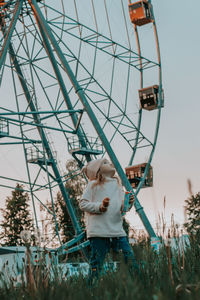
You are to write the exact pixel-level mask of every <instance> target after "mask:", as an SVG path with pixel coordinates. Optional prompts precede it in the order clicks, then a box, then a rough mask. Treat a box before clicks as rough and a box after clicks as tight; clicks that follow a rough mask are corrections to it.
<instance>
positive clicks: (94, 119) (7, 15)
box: [0, 0, 163, 252]
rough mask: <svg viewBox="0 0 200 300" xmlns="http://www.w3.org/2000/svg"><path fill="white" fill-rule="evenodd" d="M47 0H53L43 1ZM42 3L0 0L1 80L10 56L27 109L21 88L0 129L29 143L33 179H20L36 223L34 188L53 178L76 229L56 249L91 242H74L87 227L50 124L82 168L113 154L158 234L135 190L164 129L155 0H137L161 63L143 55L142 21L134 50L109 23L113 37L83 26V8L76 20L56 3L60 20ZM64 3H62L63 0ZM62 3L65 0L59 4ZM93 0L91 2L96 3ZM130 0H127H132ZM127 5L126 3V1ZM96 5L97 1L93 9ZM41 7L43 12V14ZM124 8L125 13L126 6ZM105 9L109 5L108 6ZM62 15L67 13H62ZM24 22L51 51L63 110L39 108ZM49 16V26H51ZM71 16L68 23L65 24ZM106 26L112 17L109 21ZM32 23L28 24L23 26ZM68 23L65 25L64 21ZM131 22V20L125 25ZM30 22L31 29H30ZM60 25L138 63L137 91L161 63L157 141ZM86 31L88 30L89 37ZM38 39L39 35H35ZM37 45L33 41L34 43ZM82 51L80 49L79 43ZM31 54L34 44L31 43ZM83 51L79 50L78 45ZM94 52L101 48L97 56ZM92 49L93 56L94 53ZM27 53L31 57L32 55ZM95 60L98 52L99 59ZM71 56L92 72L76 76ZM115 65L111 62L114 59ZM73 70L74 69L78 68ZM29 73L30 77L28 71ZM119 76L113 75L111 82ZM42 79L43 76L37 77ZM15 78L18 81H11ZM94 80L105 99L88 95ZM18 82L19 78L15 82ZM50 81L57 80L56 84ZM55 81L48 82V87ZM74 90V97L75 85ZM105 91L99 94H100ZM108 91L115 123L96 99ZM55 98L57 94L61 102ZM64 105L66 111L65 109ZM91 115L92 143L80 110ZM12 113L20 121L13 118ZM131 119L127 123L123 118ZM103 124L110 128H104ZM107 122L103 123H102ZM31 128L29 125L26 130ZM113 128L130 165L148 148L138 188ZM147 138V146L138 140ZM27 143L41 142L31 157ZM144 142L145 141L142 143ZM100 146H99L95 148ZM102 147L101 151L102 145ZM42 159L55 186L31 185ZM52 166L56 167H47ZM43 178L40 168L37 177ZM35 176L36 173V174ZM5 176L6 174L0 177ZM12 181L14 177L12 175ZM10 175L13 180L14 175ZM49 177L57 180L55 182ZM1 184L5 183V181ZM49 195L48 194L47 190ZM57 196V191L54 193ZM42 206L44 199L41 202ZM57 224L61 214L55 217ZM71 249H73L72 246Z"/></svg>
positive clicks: (112, 55)
mask: <svg viewBox="0 0 200 300" xmlns="http://www.w3.org/2000/svg"><path fill="white" fill-rule="evenodd" d="M46 2H48V1H46ZM46 2H45V1H36V0H16V1H1V2H0V16H1V24H0V27H1V33H2V37H1V40H0V43H1V51H0V76H1V77H0V80H1V82H2V79H3V76H4V70H5V68H9V66H8V62H7V60H6V59H8V58H7V56H8V55H9V58H10V69H11V72H14V73H15V74H13V75H12V76H13V77H14V76H16V77H17V78H18V81H19V82H20V85H21V94H23V97H24V98H25V99H26V101H27V107H26V108H25V110H20V107H18V106H19V98H20V96H21V94H17V92H16V98H17V101H16V103H17V109H16V111H15V110H12V109H10V110H9V109H5V108H4V106H2V107H1V111H0V120H1V124H3V125H2V126H3V127H1V132H0V135H1V138H2V137H6V138H9V139H11V138H13V139H14V143H13V144H16V145H17V143H21V144H22V146H23V149H24V156H25V160H26V165H27V174H28V178H29V179H28V181H30V182H25V181H21V183H22V184H27V183H29V186H30V190H29V192H30V194H31V198H32V202H33V208H34V214H35V219H36V226H37V227H38V223H37V214H36V208H35V204H34V201H35V200H34V199H33V198H34V196H33V194H34V190H37V189H38V190H39V189H40V188H42V189H48V188H49V189H50V190H51V188H50V185H51V184H52V182H55V183H56V186H58V187H59V189H60V191H61V194H62V196H63V199H64V201H65V203H66V207H67V210H68V213H69V216H70V218H71V221H72V224H73V227H74V230H75V237H74V239H72V240H71V241H69V242H68V243H66V244H65V245H61V247H60V248H59V249H64V248H65V247H68V248H69V247H71V250H70V251H71V252H73V251H76V250H80V249H83V248H85V247H86V246H87V245H88V241H87V240H86V241H84V242H83V243H81V244H80V245H77V246H75V247H72V246H73V245H74V244H76V243H78V242H80V241H81V240H83V238H84V231H83V229H82V228H81V226H80V223H79V220H78V219H77V217H76V214H75V212H74V209H73V206H72V205H71V201H70V196H69V194H68V192H67V190H66V188H65V185H64V182H65V178H66V177H64V176H62V175H61V173H60V171H59V167H58V163H57V160H56V158H55V156H54V153H53V150H52V149H51V146H50V142H49V140H48V137H47V134H46V130H53V131H55V132H62V133H63V134H64V135H65V136H66V139H67V142H68V148H69V152H70V153H71V154H72V156H73V157H74V158H75V159H76V160H77V162H78V164H79V167H80V168H81V167H82V166H83V164H84V163H85V162H88V161H90V160H91V159H92V158H93V157H96V156H97V155H105V153H106V155H108V157H109V158H110V160H111V161H112V163H113V164H114V166H115V168H116V171H117V173H118V175H119V177H120V179H121V181H122V184H123V186H124V187H125V189H126V190H127V191H131V192H132V193H133V194H134V195H135V203H134V206H135V210H136V212H137V213H138V215H139V217H140V219H141V221H142V223H143V225H144V227H145V229H146V230H147V232H148V234H149V236H150V237H156V234H155V232H154V230H153V228H152V226H151V224H150V222H149V220H148V218H147V216H146V214H145V212H144V210H143V207H142V206H141V204H140V202H139V200H138V193H139V191H140V189H141V188H142V186H143V185H144V182H145V179H146V177H147V175H148V172H149V168H150V165H151V161H152V158H153V154H154V151H155V146H156V143H157V137H158V131H159V124H160V115H161V108H162V107H163V103H162V99H163V94H162V71H161V59H160V49H159V42H158V34H157V29H156V23H155V18H154V14H153V8H152V5H151V1H138V2H145V3H148V4H150V12H151V22H150V23H151V25H152V27H153V31H154V35H155V44H156V49H157V61H153V60H151V59H148V58H145V57H144V56H142V49H141V45H140V39H139V33H138V26H137V25H136V24H133V30H134V33H135V38H136V44H137V52H134V51H133V50H132V48H131V46H130V45H129V46H128V47H127V46H124V45H122V44H120V43H118V42H116V41H114V40H112V34H111V29H110V26H108V27H109V30H110V37H109V38H108V37H107V36H105V35H103V34H102V33H99V32H98V27H97V26H96V30H94V29H91V28H90V27H88V26H86V25H84V24H82V23H81V22H80V21H79V18H78V14H76V16H77V19H73V18H71V17H69V16H67V15H65V14H64V10H63V12H60V11H57V10H56V9H55V8H52V10H53V13H55V14H58V15H59V16H60V17H63V18H65V21H63V23H62V22H60V23H59V22H58V23H56V21H55V19H53V18H52V20H50V19H48V18H47V14H46V15H45V9H46V10H47V9H49V8H50V6H48V4H46ZM61 2H62V1H61ZM127 2H128V1H127ZM62 3H63V2H62ZM92 3H93V1H92ZM104 4H105V8H106V1H104ZM121 4H122V10H124V5H123V2H121ZM130 4H132V3H131V1H130V0H129V5H130ZM127 5H128V3H127ZM93 8H94V7H93ZM42 9H43V12H42ZM123 13H124V11H123ZM106 15H107V16H108V14H107V10H106ZM25 18H30V20H31V22H32V23H31V24H29V25H26V24H25V21H24V19H25ZM63 20H64V19H63ZM19 22H21V25H22V26H23V27H24V28H25V29H24V32H25V30H27V32H28V34H33V40H34V38H35V40H38V41H39V39H40V41H39V43H41V48H42V47H43V48H44V49H45V53H46V57H47V59H48V61H49V62H50V64H51V66H52V70H53V72H54V74H53V75H52V77H54V78H53V79H54V80H56V81H57V83H58V86H59V93H61V94H62V97H63V102H62V104H63V103H64V105H65V106H66V109H63V105H61V104H60V106H59V105H58V107H57V109H56V106H55V107H53V106H52V107H51V106H50V108H51V110H45V109H44V110H40V108H39V107H38V102H37V99H36V98H37V97H36V90H35V87H34V80H33V81H32V83H33V84H32V85H31V84H30V83H29V80H28V79H27V76H26V74H25V72H24V69H23V66H24V65H29V67H32V64H34V60H33V59H32V60H31V59H30V60H28V59H27V60H25V58H24V57H22V55H21V56H20V49H21V47H24V48H25V45H26V47H27V48H26V49H25V50H27V49H28V46H27V45H28V43H29V41H28V39H27V37H26V34H24V35H23V34H22V33H20V32H17V29H16V26H17V23H19ZM51 22H52V24H51ZM65 22H66V24H65ZM51 25H52V26H53V27H54V29H55V31H54V30H52V26H51ZM108 25H110V24H109V22H108ZM26 26H27V27H26ZM65 26H66V27H65ZM74 26H76V28H77V29H78V34H75V33H74ZM126 26H127V25H126ZM58 27H61V34H60V36H59V34H58V30H59V29H58ZM30 28H31V29H30ZM33 30H35V32H36V33H32V31H33ZM62 30H63V32H64V31H65V32H67V33H68V35H69V36H72V37H73V38H74V39H77V40H79V42H80V48H81V47H82V44H86V45H87V46H88V45H89V46H90V47H91V48H94V49H95V51H100V52H102V53H103V54H105V55H107V56H109V57H110V58H112V59H113V60H114V61H116V60H118V61H120V62H122V63H124V64H126V65H128V68H135V69H137V71H138V72H139V76H140V89H143V88H144V86H143V73H144V71H145V70H146V69H148V68H151V67H156V68H157V73H158V103H157V107H156V111H157V116H156V125H155V132H154V137H153V139H152V140H149V139H148V138H147V137H145V135H144V134H143V132H142V129H141V124H142V113H143V109H142V107H140V108H139V111H138V121H137V125H135V123H134V122H132V120H131V119H130V117H129V116H128V114H127V113H126V111H123V108H122V107H120V106H119V105H118V104H117V103H115V102H114V101H113V99H112V97H111V96H110V94H108V93H106V91H105V90H104V89H103V87H102V86H101V84H99V82H98V80H97V79H96V78H95V75H94V68H93V73H92V72H89V71H88V70H87V69H86V68H85V66H84V65H83V64H82V62H81V54H80V56H76V55H75V54H74V53H73V52H72V51H71V50H70V49H69V48H68V47H67V44H66V43H65V42H63V40H62V39H61V36H62ZM84 31H85V32H86V33H87V34H85V35H84ZM13 39H18V40H19V42H18V44H17V46H16V45H15V43H14V42H13ZM32 43H34V41H32ZM35 43H36V42H35ZM63 47H65V48H66V49H67V50H68V53H67V55H66V53H64V51H63ZM44 49H42V50H41V49H39V50H38V53H41V52H42V51H43V50H44ZM79 50H80V49H79ZM32 53H33V49H32ZM78 53H79V51H78ZM95 55H96V54H95ZM95 55H94V56H95ZM27 57H28V55H27ZM37 59H38V60H39V54H37V55H35V60H37ZM95 59H96V58H95ZM73 61H75V62H77V65H76V67H77V68H78V67H79V68H83V70H84V71H85V73H86V74H87V76H88V78H82V79H79V80H78V79H77V78H78V76H77V74H76V68H75V69H73V70H72V67H71V65H70V64H72V63H73ZM113 68H114V64H113ZM74 70H75V71H74ZM29 74H30V77H31V76H33V75H32V73H31V71H30V73H29ZM64 75H65V76H67V78H68V79H69V81H70V84H71V88H70V91H69V89H67V88H66V83H65V78H64ZM113 77H114V75H113V74H112V80H113ZM39 80H40V78H39V76H38V81H39ZM13 82H15V81H13ZM93 83H95V84H96V86H97V89H98V90H97V91H96V95H97V96H98V95H99V96H101V97H102V99H100V100H97V101H96V102H95V101H94V102H92V101H91V96H90V94H91V93H94V91H92V89H91V88H90V90H89V88H88V87H90V86H91V85H92V84H93ZM14 85H15V84H14ZM52 85H53V84H52ZM49 86H50V85H49ZM14 88H15V89H17V87H16V86H14ZM72 90H73V93H74V94H73V95H72V94H70V93H72V92H71V91H72ZM99 91H101V92H99ZM43 92H44V93H46V88H44V89H43ZM74 95H76V96H77V98H78V101H79V103H81V105H82V107H81V108H80V107H78V108H76V107H77V105H76V104H75V105H74V104H72V102H71V98H73V97H74ZM104 97H106V99H108V101H109V105H110V106H112V105H114V106H115V108H114V109H115V110H116V111H118V112H119V113H120V117H121V116H122V117H121V119H120V121H117V122H115V123H114V121H113V120H114V116H113V117H112V116H111V117H109V115H108V114H106V113H105V114H104V112H103V110H101V108H100V107H99V103H100V102H101V101H104V100H103V98H104ZM57 102H58V100H57ZM61 106H62V109H61ZM94 108H95V109H97V110H99V114H100V115H101V116H103V117H104V118H105V120H106V121H105V123H104V125H103V126H102V124H100V121H99V115H96V114H95V113H94ZM85 114H86V115H87V117H88V119H89V120H90V122H91V124H92V125H93V128H94V129H95V131H96V133H97V138H94V140H93V141H92V142H91V141H90V139H89V137H88V136H87V133H86V132H85V131H84V129H83V126H82V125H83V124H82V117H83V115H85ZM62 115H64V116H66V115H67V117H69V118H70V122H71V123H70V125H67V126H65V124H64V121H62V120H63V119H62V118H60V119H59V116H62ZM15 116H16V117H17V118H18V119H15ZM52 116H53V117H55V119H56V120H57V122H58V123H59V125H60V128H58V127H56V126H55V127H54V126H53V125H45V124H44V120H48V119H50V118H51V117H52ZM124 120H126V121H124ZM109 122H110V123H111V125H113V127H114V130H115V131H114V133H113V136H111V138H110V140H109V139H108V138H107V136H106V134H105V130H104V128H105V127H106V125H107V123H109ZM9 123H10V124H12V125H13V124H17V126H18V127H19V129H20V131H21V137H17V135H15V136H11V135H10V133H9V129H8V127H9ZM121 125H123V126H124V127H126V129H127V132H128V129H129V132H128V137H127V135H126V134H127V132H124V133H123V132H122V131H121V129H120V126H121ZM23 126H28V127H34V128H36V129H37V131H38V139H31V138H28V137H27V136H26V134H25V131H23ZM104 126H105V127H104ZM102 127H103V128H102ZM29 130H30V129H29ZM133 133H134V138H133V141H131V139H130V138H129V136H131V135H133ZM68 134H70V135H72V136H77V138H78V140H77V141H78V147H77V148H76V151H75V149H73V143H74V141H73V139H72V142H70V139H69V138H68V137H67V135H68ZM116 134H119V135H121V136H122V138H123V139H124V140H125V142H126V143H127V144H129V146H130V148H131V149H132V153H131V156H130V160H129V165H132V163H133V161H134V157H135V155H136V152H137V151H138V149H139V148H140V147H141V148H144V147H147V146H148V147H149V146H150V148H151V150H150V154H149V157H148V160H147V163H146V164H145V170H144V173H143V175H142V178H140V181H139V184H138V186H137V188H136V189H135V190H134V189H133V187H132V185H131V183H130V181H129V180H128V178H127V176H126V174H125V171H124V169H123V168H122V166H121V164H120V162H119V159H118V158H117V155H116V154H115V151H114V150H113V147H112V145H111V142H112V140H113V139H114V136H115V135H116ZM99 140H100V141H101V143H102V146H103V150H102V149H100V148H101V145H100V146H99V144H98V143H99ZM143 141H145V142H146V144H145V145H143V144H142V145H141V143H142V142H143ZM26 143H28V144H31V145H32V146H34V147H35V148H37V150H38V152H37V153H39V154H38V156H37V157H33V156H31V159H32V160H30V159H28V155H29V154H28V148H26ZM3 144H4V143H0V145H3ZM5 144H7V145H8V144H10V145H11V144H12V143H11V142H8V143H5ZM140 145H141V146H140ZM98 147H100V148H98ZM99 149H100V150H99ZM78 156H81V157H84V159H79V158H78ZM30 162H31V163H32V164H34V163H35V164H37V165H38V166H39V167H40V172H41V170H42V171H44V172H45V173H46V174H47V177H48V180H49V182H51V184H49V183H47V184H46V185H44V186H41V187H40V186H39V185H37V184H36V179H35V181H34V182H33V183H31V175H30V173H29V172H30V171H29V167H28V163H30ZM50 169H51V170H50ZM37 176H39V172H38V175H37ZM37 176H36V177H37ZM0 178H1V179H3V176H0ZM7 179H9V178H7ZM12 180H13V179H12ZM51 180H52V181H51ZM2 186H3V185H2ZM50 193H51V192H50ZM52 199H53V196H52ZM37 200H38V201H39V202H40V203H41V204H42V205H44V203H42V201H41V200H40V199H37ZM44 206H45V205H44ZM52 214H53V215H54V204H53V200H52ZM55 222H56V218H55ZM68 252H69V250H68Z"/></svg>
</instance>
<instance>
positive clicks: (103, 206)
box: [99, 197, 110, 212]
mask: <svg viewBox="0 0 200 300" xmlns="http://www.w3.org/2000/svg"><path fill="white" fill-rule="evenodd" d="M109 201H110V198H108V197H106V198H104V199H103V202H102V204H100V206H99V210H100V212H106V211H107V209H108V206H109Z"/></svg>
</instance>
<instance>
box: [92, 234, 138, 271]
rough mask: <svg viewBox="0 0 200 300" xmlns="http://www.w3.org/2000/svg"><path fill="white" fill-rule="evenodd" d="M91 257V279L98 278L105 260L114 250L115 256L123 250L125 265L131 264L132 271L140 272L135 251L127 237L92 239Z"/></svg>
mask: <svg viewBox="0 0 200 300" xmlns="http://www.w3.org/2000/svg"><path fill="white" fill-rule="evenodd" d="M89 240H90V247H91V256H90V268H91V270H90V277H94V276H95V277H98V275H99V273H100V272H101V270H102V266H103V263H104V259H105V256H106V254H107V253H109V252H110V250H111V249H112V250H113V253H114V254H117V253H118V252H119V250H122V253H123V255H124V261H125V263H128V262H129V264H130V267H131V268H132V270H134V269H135V271H136V272H138V270H139V267H138V264H137V262H136V260H135V256H134V253H133V249H132V247H131V246H130V244H129V242H128V238H127V237H126V236H123V237H114V238H101V237H93V238H90V239H89Z"/></svg>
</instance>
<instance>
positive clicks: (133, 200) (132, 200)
mask: <svg viewBox="0 0 200 300" xmlns="http://www.w3.org/2000/svg"><path fill="white" fill-rule="evenodd" d="M134 202H135V197H134V195H133V194H131V195H130V197H129V204H130V205H133V204H134Z"/></svg>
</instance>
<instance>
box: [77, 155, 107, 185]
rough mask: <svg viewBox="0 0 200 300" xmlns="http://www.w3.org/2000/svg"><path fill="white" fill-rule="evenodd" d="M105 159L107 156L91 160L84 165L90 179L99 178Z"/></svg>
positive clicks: (84, 170)
mask: <svg viewBox="0 0 200 300" xmlns="http://www.w3.org/2000/svg"><path fill="white" fill-rule="evenodd" d="M104 160H105V158H100V159H96V160H91V161H89V163H88V164H87V165H86V166H85V167H83V169H82V171H83V172H84V173H85V175H86V176H87V178H88V179H89V180H95V179H96V178H97V172H98V171H99V169H100V167H101V165H102V163H103V162H104Z"/></svg>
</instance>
